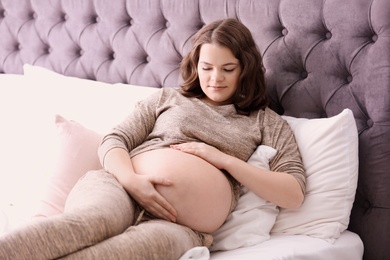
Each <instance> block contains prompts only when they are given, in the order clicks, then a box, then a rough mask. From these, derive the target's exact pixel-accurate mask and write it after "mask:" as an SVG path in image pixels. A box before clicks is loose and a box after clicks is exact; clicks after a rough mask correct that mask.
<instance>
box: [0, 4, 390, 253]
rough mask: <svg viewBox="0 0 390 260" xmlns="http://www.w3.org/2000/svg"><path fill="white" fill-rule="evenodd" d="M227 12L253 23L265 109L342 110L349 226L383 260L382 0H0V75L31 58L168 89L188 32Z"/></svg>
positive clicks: (386, 213) (388, 109) (387, 45)
mask: <svg viewBox="0 0 390 260" xmlns="http://www.w3.org/2000/svg"><path fill="white" fill-rule="evenodd" d="M226 17H235V18H238V19H239V20H241V21H242V22H244V23H245V24H246V25H247V26H248V27H249V28H250V29H251V30H252V32H253V35H254V37H255V39H256V41H257V43H258V46H259V48H260V50H261V52H262V54H263V56H264V66H265V69H266V81H267V83H268V87H269V94H270V96H271V99H272V101H273V102H272V108H273V109H274V110H276V111H277V112H279V113H281V114H282V113H284V114H287V115H291V116H296V117H307V118H318V117H329V116H333V115H336V114H337V113H339V112H341V111H342V110H343V109H344V108H350V109H351V110H352V111H353V113H354V116H355V118H356V124H357V127H358V131H359V141H360V143H359V158H360V166H359V182H358V190H357V195H356V200H355V203H354V207H353V211H352V215H351V221H350V225H349V229H350V230H351V231H354V232H356V233H357V234H359V235H360V237H361V238H362V240H363V243H364V246H365V253H364V258H365V259H386V258H387V257H389V256H390V246H389V245H390V1H389V0H342V1H340V0H327V1H324V0H252V1H251V0H181V1H174V0H116V1H107V0H94V1H92V0H78V1H72V0H57V1H47V0H17V1H16V0H0V73H22V65H23V64H24V63H30V64H35V65H40V66H43V67H47V68H49V69H52V70H55V71H57V72H60V73H62V74H65V75H71V76H78V77H81V78H88V79H94V80H99V81H104V82H111V83H113V82H123V83H131V84H136V85H147V86H154V87H171V86H178V82H180V76H179V70H178V64H179V63H180V61H181V58H182V57H183V55H184V54H185V53H186V52H187V51H188V49H189V46H190V43H191V42H190V37H191V36H192V35H193V34H194V33H195V32H196V31H197V30H198V29H199V28H201V27H202V26H203V25H204V24H205V23H209V22H211V21H213V20H216V19H221V18H226Z"/></svg>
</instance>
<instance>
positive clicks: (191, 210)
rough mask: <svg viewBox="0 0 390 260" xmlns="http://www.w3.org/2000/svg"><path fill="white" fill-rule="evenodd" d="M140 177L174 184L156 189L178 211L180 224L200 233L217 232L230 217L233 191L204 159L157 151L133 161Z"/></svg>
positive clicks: (143, 154) (174, 151) (185, 154)
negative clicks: (163, 179)
mask: <svg viewBox="0 0 390 260" xmlns="http://www.w3.org/2000/svg"><path fill="white" fill-rule="evenodd" d="M132 163H133V166H134V169H135V171H136V173H137V174H149V175H158V176H161V177H165V178H168V179H169V180H171V181H172V182H173V185H171V186H162V185H157V186H156V189H157V191H158V192H160V194H161V195H162V196H163V197H164V198H165V199H166V200H168V201H169V202H170V203H171V204H172V206H173V207H174V208H175V209H176V211H177V223H179V224H182V225H185V226H188V227H190V228H192V229H194V230H197V231H200V232H206V233H211V232H213V231H215V230H216V229H218V228H219V227H220V226H221V225H222V224H223V222H224V221H225V220H226V217H227V215H228V214H229V210H230V205H231V200H232V191H231V187H230V184H229V182H228V180H227V178H226V177H225V175H224V174H223V173H222V172H221V171H220V170H219V169H217V168H215V167H214V166H213V165H211V164H210V163H208V162H206V161H205V160H203V159H201V158H199V157H197V156H194V155H191V154H187V153H184V152H181V151H177V150H174V149H158V150H152V151H148V152H144V153H141V154H139V155H136V156H134V157H133V158H132Z"/></svg>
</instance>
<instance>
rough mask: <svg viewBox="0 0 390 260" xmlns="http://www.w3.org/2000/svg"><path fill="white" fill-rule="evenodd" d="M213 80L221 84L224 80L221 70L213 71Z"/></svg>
mask: <svg viewBox="0 0 390 260" xmlns="http://www.w3.org/2000/svg"><path fill="white" fill-rule="evenodd" d="M211 79H212V80H213V81H215V82H219V81H222V80H223V74H222V72H220V71H219V70H213V73H212V75H211Z"/></svg>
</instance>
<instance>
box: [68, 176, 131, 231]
mask: <svg viewBox="0 0 390 260" xmlns="http://www.w3.org/2000/svg"><path fill="white" fill-rule="evenodd" d="M134 210H135V202H134V200H133V199H131V198H130V197H129V195H128V194H127V192H126V191H125V190H124V189H123V187H122V186H121V185H120V183H119V182H118V181H117V180H116V178H115V177H114V176H112V174H110V173H107V172H106V171H104V170H99V171H90V172H88V173H86V174H85V175H84V176H83V177H82V178H81V179H80V180H79V181H78V183H77V184H76V185H75V187H74V188H73V189H72V191H71V192H70V194H69V196H68V198H67V201H66V204H65V212H66V213H72V214H75V213H76V214H77V212H80V215H84V216H86V217H88V218H90V220H91V221H102V222H110V223H111V225H116V224H119V225H120V226H123V225H127V226H129V225H131V224H132V223H133V221H134V214H135V212H134ZM114 222H116V223H114ZM102 224H105V223H102Z"/></svg>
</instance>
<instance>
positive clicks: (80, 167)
mask: <svg viewBox="0 0 390 260" xmlns="http://www.w3.org/2000/svg"><path fill="white" fill-rule="evenodd" d="M55 125H56V127H57V129H58V144H59V145H58V151H57V154H58V158H57V162H56V163H55V164H54V165H55V168H54V171H53V173H52V174H51V176H50V179H49V180H48V185H47V186H46V192H45V194H44V195H43V198H42V199H41V200H40V202H39V204H38V209H37V212H36V214H35V217H42V216H43V217H47V216H51V215H55V214H59V213H61V212H63V210H64V206H65V200H66V198H67V196H68V194H69V192H70V190H71V189H72V188H73V186H74V185H75V184H76V182H77V181H78V180H79V178H80V177H81V176H83V175H84V174H85V173H86V172H88V171H89V170H97V169H101V168H102V166H101V164H100V162H99V159H98V156H97V149H98V146H99V144H100V142H101V140H102V138H103V135H101V134H98V133H96V132H94V131H92V130H90V129H87V128H85V127H84V126H82V125H81V124H79V123H77V122H74V121H69V120H67V119H65V118H64V117H62V116H60V115H56V117H55Z"/></svg>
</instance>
